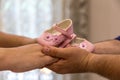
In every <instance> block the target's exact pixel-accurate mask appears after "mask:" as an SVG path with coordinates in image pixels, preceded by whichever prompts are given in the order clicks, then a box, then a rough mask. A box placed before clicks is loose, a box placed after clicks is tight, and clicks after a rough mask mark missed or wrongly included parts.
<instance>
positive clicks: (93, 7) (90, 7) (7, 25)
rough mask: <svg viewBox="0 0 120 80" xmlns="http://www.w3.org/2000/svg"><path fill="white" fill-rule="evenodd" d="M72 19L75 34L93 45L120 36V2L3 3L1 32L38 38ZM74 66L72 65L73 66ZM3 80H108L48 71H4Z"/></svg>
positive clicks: (0, 3) (56, 0) (0, 78)
mask: <svg viewBox="0 0 120 80" xmlns="http://www.w3.org/2000/svg"><path fill="white" fill-rule="evenodd" d="M66 18H70V19H72V20H73V23H74V31H75V33H76V34H77V35H78V36H80V37H84V38H86V39H88V40H90V41H91V42H93V43H94V42H98V41H103V40H108V39H113V38H114V37H116V36H118V35H120V27H119V26H120V1H119V0H0V29H1V31H4V32H7V33H12V34H17V35H23V36H27V37H31V38H36V37H38V36H40V34H41V33H42V32H43V31H45V30H46V29H48V28H50V27H51V25H52V24H54V23H56V22H59V21H61V20H63V19H66ZM71 66H72V65H71ZM0 80H107V79H105V78H103V77H101V76H99V75H97V74H92V73H87V74H67V75H60V74H56V73H54V72H52V71H50V70H48V69H46V68H44V69H41V70H32V71H29V72H25V73H13V72H10V71H1V72H0Z"/></svg>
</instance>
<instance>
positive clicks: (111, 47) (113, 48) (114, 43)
mask: <svg viewBox="0 0 120 80" xmlns="http://www.w3.org/2000/svg"><path fill="white" fill-rule="evenodd" d="M94 45H95V51H94V53H98V54H99V53H100V54H120V41H118V40H109V41H103V42H98V43H95V44H94Z"/></svg>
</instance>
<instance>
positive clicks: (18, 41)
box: [0, 32, 36, 47]
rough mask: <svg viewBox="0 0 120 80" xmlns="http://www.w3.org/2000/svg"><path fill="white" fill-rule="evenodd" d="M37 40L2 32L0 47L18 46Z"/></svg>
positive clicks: (0, 34)
mask: <svg viewBox="0 0 120 80" xmlns="http://www.w3.org/2000/svg"><path fill="white" fill-rule="evenodd" d="M35 42H36V40H35V39H31V38H27V37H23V36H17V35H12V34H6V33H3V32H0V47H17V46H22V45H26V44H32V43H35Z"/></svg>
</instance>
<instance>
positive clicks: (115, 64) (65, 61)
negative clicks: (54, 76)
mask: <svg viewBox="0 0 120 80" xmlns="http://www.w3.org/2000/svg"><path fill="white" fill-rule="evenodd" d="M42 52H43V53H44V54H46V55H49V56H52V57H54V58H58V59H59V61H57V62H56V63H53V64H51V65H49V66H47V68H49V69H51V70H53V71H55V72H56V73H60V74H67V73H86V72H92V73H97V74H100V75H102V76H104V77H107V78H109V79H111V80H120V77H119V76H120V64H119V62H120V55H116V54H120V42H119V41H117V40H110V41H105V42H99V43H96V44H95V51H94V52H93V53H91V52H87V51H86V50H83V49H80V48H75V47H68V48H56V47H50V46H49V47H44V48H43V49H42ZM101 54H102V55H101ZM108 54H109V55H108Z"/></svg>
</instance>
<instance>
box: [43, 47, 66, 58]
mask: <svg viewBox="0 0 120 80" xmlns="http://www.w3.org/2000/svg"><path fill="white" fill-rule="evenodd" d="M42 52H43V53H44V54H46V55H49V56H52V57H57V58H65V57H66V53H65V52H64V48H56V47H44V48H43V49H42Z"/></svg>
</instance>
